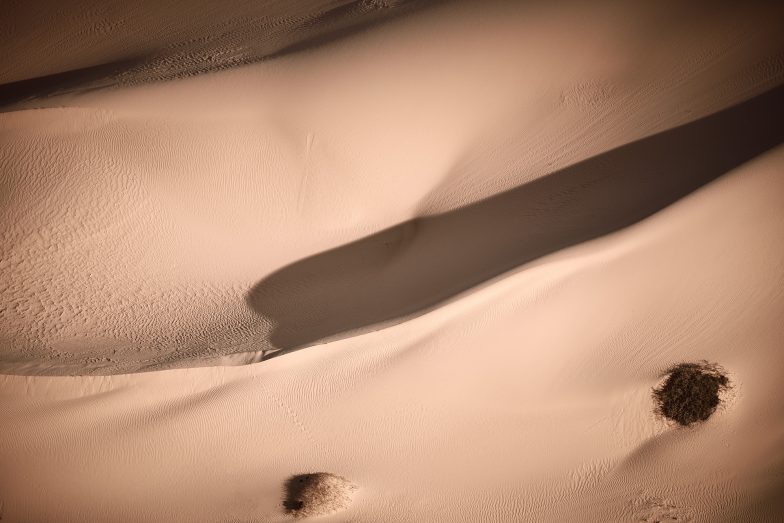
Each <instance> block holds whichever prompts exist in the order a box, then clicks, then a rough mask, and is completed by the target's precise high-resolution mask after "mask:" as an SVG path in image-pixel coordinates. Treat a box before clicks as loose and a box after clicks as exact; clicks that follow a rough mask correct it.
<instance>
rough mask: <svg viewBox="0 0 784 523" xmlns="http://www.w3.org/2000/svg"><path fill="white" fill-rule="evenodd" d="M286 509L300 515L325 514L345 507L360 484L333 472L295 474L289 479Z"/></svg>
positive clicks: (284, 502)
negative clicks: (355, 483)
mask: <svg viewBox="0 0 784 523" xmlns="http://www.w3.org/2000/svg"><path fill="white" fill-rule="evenodd" d="M285 489H286V499H285V500H284V501H283V506H284V507H285V509H286V511H287V512H289V513H290V514H292V515H294V516H295V517H298V518H306V517H310V516H325V515H327V514H332V513H334V512H338V511H340V510H344V509H345V508H347V507H348V506H349V504H350V503H351V494H352V493H353V492H354V491H355V490H357V486H356V485H354V484H353V483H351V482H350V481H348V480H347V479H346V478H343V477H341V476H336V475H335V474H330V473H329V472H314V473H311V474H299V475H297V476H292V477H291V478H290V479H289V480H288V481H287V482H286V486H285Z"/></svg>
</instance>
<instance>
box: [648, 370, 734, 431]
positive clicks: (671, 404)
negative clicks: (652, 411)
mask: <svg viewBox="0 0 784 523" xmlns="http://www.w3.org/2000/svg"><path fill="white" fill-rule="evenodd" d="M728 386H729V380H728V379H727V376H726V375H725V374H724V372H723V371H722V369H721V367H719V366H718V365H716V364H711V363H707V362H700V363H680V364H678V365H675V366H674V367H672V368H671V369H670V370H669V371H668V376H667V379H666V380H665V381H664V383H663V384H662V385H661V386H660V387H658V388H656V389H654V391H653V396H654V398H655V399H656V402H657V404H658V406H657V410H658V411H659V413H661V414H662V415H663V416H664V417H666V418H668V419H671V420H673V421H675V422H676V423H678V424H679V425H683V426H688V425H691V424H692V423H698V422H700V421H705V420H707V419H708V418H710V417H711V415H712V414H713V413H714V411H715V410H716V407H718V406H719V403H720V402H721V398H720V393H721V392H722V391H723V390H724V389H726V388H727V387H728Z"/></svg>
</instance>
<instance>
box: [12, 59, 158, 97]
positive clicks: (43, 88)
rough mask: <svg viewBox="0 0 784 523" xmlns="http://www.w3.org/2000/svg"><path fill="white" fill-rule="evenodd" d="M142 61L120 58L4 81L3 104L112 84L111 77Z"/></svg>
mask: <svg viewBox="0 0 784 523" xmlns="http://www.w3.org/2000/svg"><path fill="white" fill-rule="evenodd" d="M140 63H143V60H142V59H128V60H120V61H117V62H112V63H108V64H101V65H94V66H92V67H84V68H82V69H74V70H71V71H65V72H62V73H57V74H50V75H47V76H41V77H38V78H30V79H29V80H20V81H18V82H11V83H7V84H0V107H5V106H10V105H14V104H18V103H21V102H25V101H29V100H38V99H42V98H47V97H50V96H56V95H59V94H66V93H69V92H73V91H80V90H82V89H83V88H87V87H88V86H89V87H90V88H93V89H95V88H99V87H108V86H109V85H112V83H113V81H112V80H111V79H112V78H113V77H114V76H116V75H118V74H120V73H121V72H122V71H125V70H127V69H130V68H133V67H135V66H137V65H139V64H140Z"/></svg>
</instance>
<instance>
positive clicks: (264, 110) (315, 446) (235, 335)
mask: <svg viewBox="0 0 784 523" xmlns="http://www.w3.org/2000/svg"><path fill="white" fill-rule="evenodd" d="M705 9H707V8H705V7H703V8H701V9H697V8H693V9H691V10H689V9H687V8H682V7H681V8H678V9H675V7H674V6H667V7H666V8H665V7H661V8H655V7H652V6H649V7H641V6H631V5H629V4H626V3H624V4H620V3H619V4H606V5H603V6H593V7H591V8H590V9H589V8H588V7H583V6H582V4H580V3H574V4H571V5H567V4H564V5H560V6H557V7H545V5H544V4H542V5H541V6H534V7H527V8H511V7H504V6H493V7H492V8H491V7H489V6H483V7H477V6H473V7H472V6H471V5H463V4H456V5H444V6H438V7H434V8H431V9H428V10H426V11H423V12H421V13H418V14H416V15H415V16H411V17H407V18H403V19H400V20H395V21H392V22H389V23H387V24H385V25H382V26H380V27H377V28H375V29H373V30H372V31H368V32H364V33H360V34H357V35H354V36H351V37H347V38H345V39H342V40H338V41H335V42H333V43H330V44H325V45H324V46H322V47H319V48H317V49H314V50H311V51H308V52H305V53H299V54H292V55H290V56H286V57H284V58H281V59H278V60H275V61H270V62H265V63H261V64H256V65H252V66H247V67H244V68H240V69H233V70H228V71H223V72H220V73H216V74H210V75H206V76H200V77H195V78H191V79H187V80H180V81H175V82H166V83H159V84H152V85H146V86H140V87H133V88H124V89H116V90H109V91H94V92H88V93H83V94H71V95H68V96H63V97H59V98H51V99H47V100H39V101H34V102H32V105H29V107H32V106H39V107H49V108H47V109H37V110H15V111H9V112H6V113H3V114H0V136H1V137H2V149H0V168H1V169H2V171H3V177H2V182H1V183H2V191H1V192H0V196H1V197H2V200H0V201H2V207H1V208H0V209H1V212H2V223H3V236H2V245H0V248H2V262H1V263H2V270H3V282H2V283H3V287H2V288H1V289H0V293H1V294H0V296H1V297H2V309H0V320H1V321H0V329H1V330H0V340H2V345H1V346H0V351H1V352H0V357H1V361H0V371H2V372H4V373H6V374H7V375H5V376H0V387H1V388H0V419H2V424H3V425H2V430H3V434H2V437H0V515H2V518H3V522H5V521H6V520H8V521H25V522H26V521H30V522H38V521H46V522H49V521H283V520H287V519H288V518H290V517H291V516H289V515H286V514H285V513H284V511H283V507H282V505H281V502H282V496H283V492H282V489H283V485H284V483H285V481H286V480H287V479H288V478H289V477H291V476H292V475H295V474H301V473H308V472H314V471H325V472H331V473H335V474H338V475H340V476H343V477H345V478H347V479H348V480H349V481H351V482H352V483H355V484H356V485H358V486H359V487H360V488H359V490H358V491H357V493H356V495H355V496H354V500H353V502H352V504H351V505H350V506H349V508H348V509H347V511H345V512H341V513H340V514H339V515H336V516H328V517H325V518H323V521H357V522H364V521H390V522H392V521H412V522H414V521H416V522H422V521H433V522H436V521H445V522H446V521H450V522H451V521H589V522H604V521H656V520H657V519H658V520H663V521H668V520H667V519H666V518H667V517H670V519H671V520H673V519H672V518H674V517H678V518H680V519H678V521H695V522H699V521H705V522H711V523H713V522H722V521H726V522H735V521H749V522H756V521H771V522H774V521H779V520H780V518H781V516H782V513H784V506H782V501H781V499H782V496H781V494H782V492H784V480H782V471H784V445H782V443H784V412H782V409H784V407H782V405H784V402H783V401H782V400H784V392H782V389H781V386H780V383H781V381H782V377H784V351H782V339H783V336H782V334H784V328H783V327H782V325H781V317H782V315H783V314H784V235H782V231H784V206H782V203H781V202H782V196H784V177H782V176H781V172H782V170H783V169H784V148H782V147H776V146H777V145H778V144H780V143H781V142H782V137H783V136H782V133H784V128H782V127H783V126H782V124H781V123H780V122H781V121H782V119H781V116H782V111H783V110H784V108H783V106H784V104H782V96H784V95H782V90H781V89H780V88H779V89H777V87H779V86H781V85H782V84H783V83H784V66H783V65H782V64H784V43H783V42H782V40H783V39H784V35H782V34H781V31H780V24H779V20H780V19H781V18H780V16H781V9H778V10H776V9H773V8H771V7H768V6H764V5H762V4H760V6H758V7H755V8H753V9H751V8H749V9H741V8H739V7H737V8H736V7H733V6H716V7H715V8H712V9H713V10H709V11H705ZM708 15H710V16H708ZM380 56H383V59H381V58H379V57H380ZM17 109H18V108H17ZM711 180H713V181H711ZM703 184H707V185H704V186H703V187H702V188H699V189H697V190H696V192H694V193H692V194H690V195H688V196H685V198H683V199H681V200H679V201H677V202H675V203H673V204H672V205H670V206H669V207H666V208H664V209H663V210H661V211H659V212H656V214H653V215H652V216H649V215H651V213H654V212H655V211H657V210H659V209H661V208H662V207H665V206H666V205H668V204H670V203H671V202H673V201H675V200H676V199H678V198H680V197H682V196H684V195H685V194H687V193H688V192H689V191H692V190H693V189H695V188H697V187H700V186H702V185H703ZM510 189H511V191H510V192H506V193H503V191H508V190H510ZM502 193H503V194H502ZM646 216H649V217H647V218H646ZM640 219H643V221H641V222H639V223H636V224H632V223H633V222H635V221H637V220H640ZM630 224H632V225H630ZM389 228H391V229H389ZM621 228H623V229H621ZM387 229H389V230H388V231H387V232H384V231H385V230H387ZM618 229H621V230H618ZM612 231H616V232H612ZM606 233H610V234H609V235H605V236H601V235H604V234H606ZM600 236H601V237H600ZM461 237H465V238H466V242H465V243H467V245H465V244H461V242H460V241H459V240H460V238H461ZM351 242H355V243H351ZM336 248H339V249H338V250H336V251H331V252H327V251H328V250H329V249H336ZM309 257H312V258H309ZM336 260H337V261H336ZM324 275H327V276H328V278H329V280H328V281H326V282H324V279H325V278H324ZM265 285H266V286H265ZM259 289H261V290H262V291H263V292H261V294H260V295H259V294H258V291H259ZM308 346H310V347H308ZM303 347H308V348H304V350H290V349H300V348H303ZM280 349H286V350H285V351H284V352H288V353H287V354H283V355H278V357H273V358H269V359H267V360H266V361H263V362H260V363H256V364H253V365H244V366H243V365H240V366H237V364H241V363H248V362H254V361H259V360H260V359H261V358H262V357H264V356H265V355H272V354H275V353H276V351H280ZM702 359H705V360H708V361H712V362H717V363H719V364H721V365H722V366H723V367H724V368H725V369H727V371H728V372H729V373H730V379H731V381H732V384H733V387H732V390H731V392H730V394H728V396H727V398H726V401H725V404H724V405H723V406H722V407H721V408H720V409H719V411H718V412H717V413H716V414H714V416H713V417H712V418H711V419H709V420H708V421H707V422H706V423H704V424H702V425H699V426H697V427H693V428H689V429H678V428H674V427H671V426H669V425H668V424H667V423H665V422H664V421H663V420H661V419H657V418H656V416H655V415H654V414H653V404H652V398H651V389H652V387H654V386H655V385H656V384H657V383H658V382H659V380H660V376H661V373H662V372H663V371H664V370H665V369H666V368H668V367H669V366H671V365H673V364H674V363H678V362H681V361H697V360H702ZM216 364H224V365H231V366H207V365H216ZM174 367H194V368H183V369H172V368H174ZM196 367H198V368H196ZM167 368H168V369H169V370H160V369H167ZM143 370H157V372H147V373H135V374H123V373H131V372H136V371H143ZM12 374H13V375H12ZM20 374H30V375H33V374H51V375H57V374H107V376H92V377H91V376H82V377H45V376H37V377H34V376H21V375H20ZM112 374H113V375H112Z"/></svg>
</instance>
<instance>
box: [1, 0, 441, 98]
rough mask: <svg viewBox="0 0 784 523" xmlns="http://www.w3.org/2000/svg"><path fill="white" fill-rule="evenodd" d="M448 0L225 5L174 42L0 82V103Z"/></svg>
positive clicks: (202, 66)
mask: <svg viewBox="0 0 784 523" xmlns="http://www.w3.org/2000/svg"><path fill="white" fill-rule="evenodd" d="M445 1H446V0H396V1H393V2H389V5H391V6H392V7H384V5H385V4H383V3H381V2H368V1H363V0H348V1H346V0H343V1H341V2H338V5H333V4H332V3H328V2H320V3H319V2H317V3H314V4H309V3H295V2H293V3H291V5H290V6H289V7H288V10H287V11H286V13H285V15H283V14H281V15H279V19H277V20H276V21H274V22H275V23H272V22H271V21H270V20H268V17H267V16H266V13H265V10H264V6H263V4H261V5H260V6H259V10H258V11H257V12H256V16H250V17H240V18H236V17H234V15H233V14H232V13H231V12H227V13H225V14H224V15H222V16H218V17H217V18H216V19H215V21H214V24H213V25H210V26H208V27H206V28H202V29H201V30H200V33H199V34H196V35H193V36H192V38H190V39H189V40H187V41H183V42H172V43H170V44H168V45H166V46H164V47H163V48H161V49H157V50H155V51H154V52H150V53H148V54H147V55H146V56H144V57H141V58H135V59H129V60H122V61H117V62H113V63H108V64H101V65H95V66H91V67H85V68H82V69H75V70H71V71H65V72H62V73H57V74H51V75H46V76H41V77H38V78H32V79H29V80H21V81H17V82H12V83H7V84H0V108H2V109H0V110H2V111H8V110H13V109H15V108H16V107H15V106H16V105H17V104H21V103H24V102H31V101H36V100H41V99H45V98H48V97H51V96H56V95H61V94H67V93H81V92H87V91H93V90H95V89H102V88H106V87H114V86H120V85H123V86H125V85H138V84H144V83H151V82H159V81H168V80H176V79H181V78H187V77H190V76H195V75H200V74H206V73H210V72H215V71H221V70H224V69H228V68H231V67H237V66H242V65H247V64H251V63H254V62H260V61H264V60H272V59H275V58H279V57H281V56H285V55H289V54H292V53H296V52H300V51H305V50H309V49H313V48H316V47H318V46H320V45H324V44H326V43H328V42H331V41H333V40H338V39H340V38H344V37H346V36H350V35H352V34H355V33H358V32H361V31H365V30H367V29H370V28H372V27H375V26H377V25H380V24H382V23H386V22H388V21H390V20H393V19H396V18H399V17H402V16H404V15H409V14H411V13H413V12H415V11H418V10H421V9H423V8H426V7H430V6H433V5H436V4H439V3H444V2H445ZM325 7H326V9H325ZM251 12H253V11H251ZM270 24H272V25H270ZM231 48H242V49H244V51H243V53H242V54H241V56H237V55H234V54H232V53H226V52H225V50H226V49H231Z"/></svg>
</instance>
